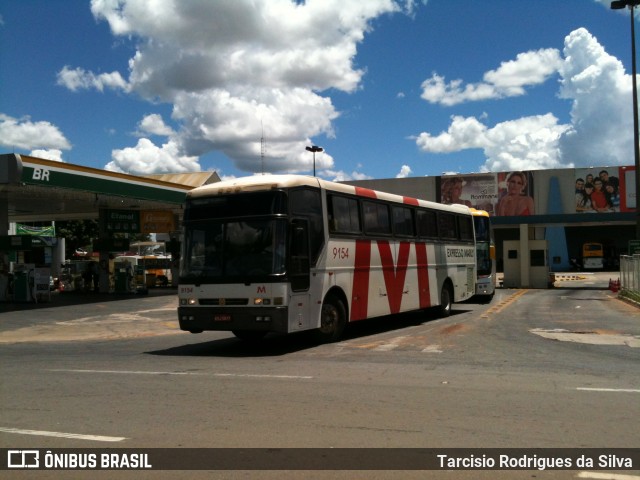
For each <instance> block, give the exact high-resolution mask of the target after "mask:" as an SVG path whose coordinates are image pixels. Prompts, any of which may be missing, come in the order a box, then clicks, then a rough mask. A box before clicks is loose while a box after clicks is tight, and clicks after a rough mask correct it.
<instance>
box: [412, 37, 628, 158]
mask: <svg viewBox="0 0 640 480" xmlns="http://www.w3.org/2000/svg"><path fill="white" fill-rule="evenodd" d="M553 52H554V51H553V50H551V49H548V50H539V51H538V52H533V53H532V52H528V54H521V55H518V56H517V60H516V61H514V62H506V63H503V64H502V66H501V67H500V68H498V69H497V70H494V71H492V72H488V73H487V74H485V76H484V78H485V80H487V79H488V80H490V81H491V83H486V84H482V85H480V84H478V85H471V86H470V85H468V86H467V87H465V88H462V81H461V80H459V81H455V82H451V83H450V84H449V85H445V84H444V80H442V79H441V77H438V76H437V75H434V77H432V79H431V80H427V82H425V83H427V88H426V89H425V92H426V93H428V96H429V98H427V100H428V101H432V102H439V103H442V104H445V105H454V104H456V103H459V102H461V101H472V100H478V99H480V98H483V99H493V98H500V97H501V96H503V95H504V96H507V94H518V92H523V91H524V90H522V87H524V86H526V85H532V84H535V83H540V82H542V81H544V80H545V79H547V78H549V77H550V75H551V74H552V73H553V71H557V73H558V74H559V76H560V83H561V88H560V92H559V97H560V98H563V99H566V100H568V101H570V102H571V123H570V124H560V123H559V122H558V119H557V118H556V117H555V115H553V114H552V113H547V114H544V115H534V116H529V117H523V118H520V119H515V120H512V121H508V122H502V123H498V124H496V125H494V126H489V125H487V124H485V123H483V121H481V120H480V119H478V118H475V117H462V116H453V117H452V121H451V124H450V126H449V127H448V129H447V131H446V132H441V133H440V134H438V135H432V134H430V133H428V132H423V133H421V134H420V135H419V136H418V138H417V139H416V143H417V145H418V147H419V148H420V149H421V150H422V151H424V152H431V153H452V152H458V151H461V150H466V149H481V150H483V151H484V154H485V155H486V162H485V163H484V165H482V166H481V167H480V169H481V170H483V171H504V170H507V171H508V170H529V169H532V170H533V169H543V168H544V169H546V168H562V167H573V166H587V165H628V164H630V163H632V161H631V160H632V158H633V127H632V125H631V122H632V118H633V117H632V115H631V103H632V102H631V101H630V99H631V78H630V76H629V75H627V74H625V73H624V68H623V66H622V64H621V62H620V61H618V60H617V59H616V58H614V57H612V56H611V55H609V54H607V53H606V51H605V50H604V48H603V47H602V45H600V44H599V43H598V41H597V40H596V39H595V38H594V37H593V36H592V35H591V34H590V33H589V32H588V31H587V30H586V29H584V28H580V29H577V30H575V31H573V32H571V34H569V35H568V36H567V37H566V38H565V46H564V50H563V55H562V57H558V58H559V60H560V61H557V59H556V55H555V54H554V53H553ZM545 58H546V60H545V61H542V60H543V59H545ZM527 79H531V80H527ZM423 85H424V84H423ZM483 89H486V91H485V90H483ZM499 92H502V93H499ZM509 92H510V93H509ZM423 98H424V95H423ZM481 119H482V120H486V115H483V117H482V118H481Z"/></svg>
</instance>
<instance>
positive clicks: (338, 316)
mask: <svg viewBox="0 0 640 480" xmlns="http://www.w3.org/2000/svg"><path fill="white" fill-rule="evenodd" d="M346 324H347V313H346V310H345V308H344V304H343V303H342V301H341V300H340V299H338V298H337V297H336V296H335V295H327V297H326V298H325V299H324V303H323V304H322V311H321V312H320V328H318V330H316V338H317V339H318V341H320V342H322V343H330V342H336V341H338V340H339V339H340V337H341V336H342V332H343V331H344V327H345V326H346Z"/></svg>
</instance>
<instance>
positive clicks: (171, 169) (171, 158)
mask: <svg viewBox="0 0 640 480" xmlns="http://www.w3.org/2000/svg"><path fill="white" fill-rule="evenodd" d="M111 156H112V158H113V160H112V161H111V162H109V163H108V164H107V165H106V166H105V170H109V171H112V172H121V173H130V174H133V175H145V174H151V173H182V172H197V171H200V165H199V164H198V158H197V157H189V156H184V155H180V153H179V152H178V148H177V146H176V144H175V143H174V142H172V141H169V142H168V143H166V144H164V145H162V147H157V146H155V145H154V144H153V143H152V142H151V141H150V140H149V139H147V138H141V139H140V140H138V144H137V145H136V146H135V147H131V148H124V149H122V150H114V151H113V152H111Z"/></svg>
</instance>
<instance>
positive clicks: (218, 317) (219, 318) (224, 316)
mask: <svg viewBox="0 0 640 480" xmlns="http://www.w3.org/2000/svg"><path fill="white" fill-rule="evenodd" d="M213 321H214V322H230V321H231V315H230V314H228V313H217V314H215V315H214V316H213Z"/></svg>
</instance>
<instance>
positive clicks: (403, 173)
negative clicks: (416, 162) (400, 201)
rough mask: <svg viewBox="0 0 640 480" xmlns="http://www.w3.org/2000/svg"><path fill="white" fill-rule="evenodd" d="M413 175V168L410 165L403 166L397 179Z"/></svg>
mask: <svg viewBox="0 0 640 480" xmlns="http://www.w3.org/2000/svg"><path fill="white" fill-rule="evenodd" d="M411 173H412V171H411V167H410V166H409V165H403V166H402V168H400V172H398V174H397V175H396V178H407V177H408V176H409V175H411Z"/></svg>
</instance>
